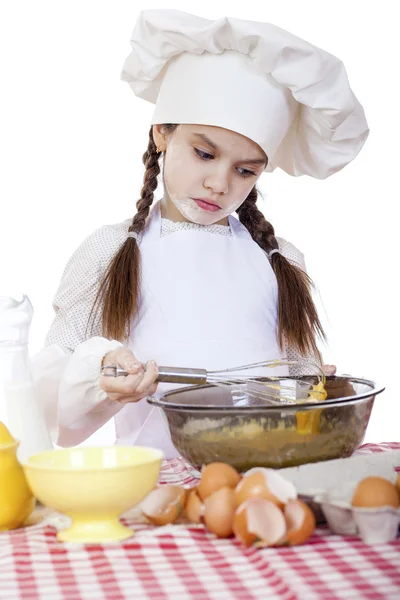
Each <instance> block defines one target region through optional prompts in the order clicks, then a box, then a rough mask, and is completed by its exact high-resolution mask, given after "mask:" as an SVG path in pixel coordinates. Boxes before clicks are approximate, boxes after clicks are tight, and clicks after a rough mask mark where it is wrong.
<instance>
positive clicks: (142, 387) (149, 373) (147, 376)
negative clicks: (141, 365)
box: [136, 360, 158, 394]
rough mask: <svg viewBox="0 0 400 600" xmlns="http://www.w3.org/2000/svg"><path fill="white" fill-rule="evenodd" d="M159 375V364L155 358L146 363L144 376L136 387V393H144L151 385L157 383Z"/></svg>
mask: <svg viewBox="0 0 400 600" xmlns="http://www.w3.org/2000/svg"><path fill="white" fill-rule="evenodd" d="M157 377H158V366H157V363H156V362H155V360H149V361H148V362H147V363H146V370H145V373H144V377H143V379H142V381H141V382H140V383H139V385H138V386H137V388H136V393H138V394H141V393H144V392H145V391H146V390H147V388H148V387H149V386H151V385H152V384H153V383H155V381H156V379H157Z"/></svg>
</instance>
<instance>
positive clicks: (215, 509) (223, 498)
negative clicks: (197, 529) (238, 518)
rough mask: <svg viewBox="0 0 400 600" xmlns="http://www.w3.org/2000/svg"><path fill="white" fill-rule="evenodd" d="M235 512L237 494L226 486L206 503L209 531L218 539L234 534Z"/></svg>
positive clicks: (209, 497) (206, 521)
mask: <svg viewBox="0 0 400 600" xmlns="http://www.w3.org/2000/svg"><path fill="white" fill-rule="evenodd" d="M235 510H236V502H235V492H234V491H233V489H232V488H230V487H227V486H225V487H223V488H221V489H219V490H217V491H216V492H214V493H213V494H211V496H208V497H207V498H206V499H205V501H204V522H205V524H206V527H207V529H209V531H211V532H212V533H214V534H215V535H216V536H217V537H220V538H226V537H229V536H230V535H231V534H232V524H233V517H234V515H235Z"/></svg>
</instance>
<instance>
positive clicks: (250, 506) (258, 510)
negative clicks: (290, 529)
mask: <svg viewBox="0 0 400 600" xmlns="http://www.w3.org/2000/svg"><path fill="white" fill-rule="evenodd" d="M286 532H287V528H286V520H285V517H284V515H283V513H282V511H281V510H280V508H278V506H277V505H276V504H275V503H274V502H271V501H270V500H265V499H264V498H250V499H249V500H246V501H245V502H244V503H243V504H241V505H240V506H239V508H238V509H237V510H236V513H235V516H234V519H233V533H234V534H235V536H236V538H237V539H238V540H240V541H241V542H242V543H243V544H244V545H245V546H252V545H256V546H259V547H265V546H279V545H281V544H283V543H284V542H285V540H286Z"/></svg>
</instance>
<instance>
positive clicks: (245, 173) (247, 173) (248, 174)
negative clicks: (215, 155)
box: [239, 169, 256, 177]
mask: <svg viewBox="0 0 400 600" xmlns="http://www.w3.org/2000/svg"><path fill="white" fill-rule="evenodd" d="M239 171H243V172H242V173H239V175H240V176H241V177H255V176H256V174H255V173H253V171H249V170H248V169H239Z"/></svg>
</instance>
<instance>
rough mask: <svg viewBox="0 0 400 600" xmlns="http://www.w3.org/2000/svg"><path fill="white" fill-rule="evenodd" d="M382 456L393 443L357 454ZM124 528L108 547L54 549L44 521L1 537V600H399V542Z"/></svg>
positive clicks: (176, 479)
mask: <svg viewBox="0 0 400 600" xmlns="http://www.w3.org/2000/svg"><path fill="white" fill-rule="evenodd" d="M389 449H400V443H385V444H379V445H374V444H367V445H365V446H363V447H362V448H360V449H359V451H358V452H363V453H365V452H368V453H371V452H385V451H387V450H389ZM399 466H400V465H399ZM196 474H197V472H196V471H194V470H193V469H191V468H190V467H189V465H187V463H185V462H184V461H183V460H181V459H174V460H173V461H169V462H167V463H165V465H164V466H163V469H162V475H161V481H162V482H168V483H179V484H191V483H194V482H195V481H196ZM125 523H127V524H128V525H130V526H133V527H134V529H135V532H136V533H135V535H134V536H133V537H132V538H130V539H128V540H126V541H124V542H119V543H115V544H108V545H101V544H96V545H72V544H64V543H61V542H58V541H57V539H56V529H55V527H54V526H52V525H49V524H47V525H44V524H43V523H38V524H37V525H33V526H31V527H26V528H24V529H19V530H15V531H11V532H4V533H1V534H0V598H1V600H11V599H14V598H18V599H20V598H23V599H29V600H39V599H40V600H42V599H43V600H57V599H60V600H78V599H85V600H86V599H89V598H93V600H102V599H107V600H108V599H109V600H125V599H129V600H132V599H138V600H147V599H151V600H153V599H154V600H165V599H167V598H168V599H172V600H182V599H188V600H189V599H192V598H194V599H198V600H209V599H221V600H222V599H226V600H232V599H235V598H238V599H240V600H247V599H248V600H253V599H255V598H257V599H262V600H264V599H270V598H271V599H274V598H276V599H280V600H289V599H290V600H292V599H293V600H294V599H304V600H313V599H319V600H342V599H343V598H346V599H347V598H354V599H355V600H361V599H367V598H368V599H371V600H380V599H388V598H390V599H395V598H396V599H399V598H400V538H397V540H395V541H394V542H391V543H389V544H379V545H374V546H371V545H367V544H364V543H363V542H362V541H361V540H359V539H358V538H355V537H342V536H338V535H331V534H330V533H329V530H328V529H326V528H325V529H318V530H317V531H316V533H315V534H314V535H313V537H312V538H311V539H310V541H309V542H308V543H307V544H306V545H303V546H297V547H294V548H289V547H282V548H265V549H262V550H261V549H254V548H249V549H247V548H245V547H243V546H242V545H241V544H240V543H239V542H237V541H235V540H233V539H228V540H219V539H216V538H215V537H214V536H213V535H212V534H210V533H208V532H207V531H206V530H205V529H204V528H203V527H202V526H189V525H186V524H180V525H179V524H178V525H169V526H166V527H163V528H156V527H153V526H149V525H146V524H144V523H143V522H142V523H137V522H136V520H135V519H130V518H127V519H126V520H125Z"/></svg>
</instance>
